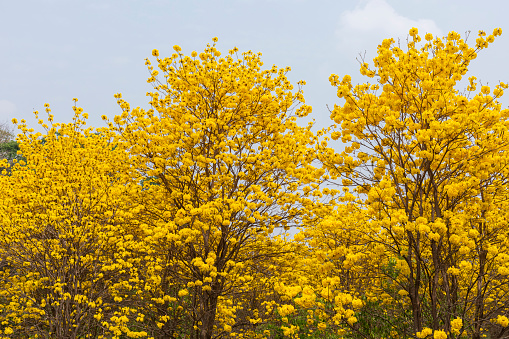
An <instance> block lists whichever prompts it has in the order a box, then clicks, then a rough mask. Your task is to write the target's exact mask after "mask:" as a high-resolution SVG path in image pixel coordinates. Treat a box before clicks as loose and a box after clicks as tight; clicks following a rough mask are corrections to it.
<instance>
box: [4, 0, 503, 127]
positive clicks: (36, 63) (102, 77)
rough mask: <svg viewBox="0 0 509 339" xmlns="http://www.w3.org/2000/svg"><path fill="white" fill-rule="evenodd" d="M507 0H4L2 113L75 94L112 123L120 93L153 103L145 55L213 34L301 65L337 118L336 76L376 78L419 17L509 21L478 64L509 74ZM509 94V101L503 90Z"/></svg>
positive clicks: (476, 70)
mask: <svg viewBox="0 0 509 339" xmlns="http://www.w3.org/2000/svg"><path fill="white" fill-rule="evenodd" d="M508 10H509V2H507V1H470V0H451V1H445V0H348V1H347V0H331V1H329V0H230V1H227V0H223V1H219V0H217V1H215V0H212V1H209V0H207V1H205V0H203V1H198V0H178V1H177V0H85V1H81V0H0V121H10V120H11V119H12V118H14V117H16V118H18V120H19V119H21V118H25V119H27V120H28V122H29V125H30V126H31V127H34V128H35V129H36V130H38V131H42V130H41V129H39V128H37V127H38V126H37V124H36V121H35V119H34V117H33V114H32V111H33V110H39V111H41V112H43V111H44V107H43V105H44V103H49V104H50V105H51V107H52V113H53V114H54V115H55V120H56V121H57V122H69V121H70V120H71V118H72V116H73V111H72V105H73V102H72V98H74V97H77V98H78V99H79V102H78V105H79V106H81V107H83V109H84V111H85V112H88V113H89V115H90V119H89V123H88V124H89V125H91V126H94V127H99V126H103V122H102V121H101V119H100V116H101V115H102V114H106V115H107V116H109V117H110V118H111V117H113V116H114V115H115V114H119V113H120V112H121V110H120V108H119V107H118V106H117V104H116V100H115V98H113V95H114V94H115V93H118V92H120V93H122V94H123V98H124V99H125V100H127V101H128V102H129V103H130V104H131V107H136V106H140V107H143V108H148V104H147V102H148V99H147V97H146V95H145V94H146V92H148V91H150V90H151V86H150V85H149V84H148V83H147V82H146V79H147V77H148V71H147V69H146V66H145V64H144V60H145V58H146V57H150V56H151V51H152V49H154V48H157V49H159V51H160V53H161V55H162V56H166V55H170V54H171V53H172V46H173V45H180V46H181V47H182V48H183V51H184V53H185V54H190V53H191V52H192V51H193V50H196V51H197V52H200V51H202V50H203V49H204V48H205V46H206V44H207V43H209V42H211V39H212V38H213V37H216V36H217V37H218V38H219V42H218V44H217V47H218V48H219V50H221V51H222V52H224V53H226V52H227V51H228V50H229V49H231V48H232V47H234V46H236V47H238V48H239V49H240V51H247V50H253V51H255V52H262V53H263V56H262V60H263V62H264V64H265V66H267V67H268V68H270V67H271V66H272V65H273V64H275V65H277V66H279V67H285V66H290V67H291V68H292V71H291V72H290V74H289V78H290V80H291V81H292V82H293V83H294V84H295V83H296V82H297V81H298V80H301V79H302V80H305V81H306V82H307V85H306V86H305V87H304V96H305V98H306V103H307V104H310V105H312V106H313V113H312V114H311V118H314V119H315V120H316V122H317V127H324V126H327V125H329V124H330V121H329V112H328V110H327V107H326V105H329V106H332V105H333V104H334V103H335V102H338V99H337V97H336V95H335V89H334V88H333V87H331V86H330V84H329V82H328V77H329V75H330V74H331V73H336V74H338V75H339V76H340V77H342V76H343V75H345V74H350V75H351V76H352V78H353V81H354V82H355V83H357V82H363V81H365V79H364V78H363V77H362V76H360V74H359V65H358V62H357V61H356V58H357V57H358V55H359V53H364V51H366V57H367V59H368V60H369V61H371V60H372V59H373V57H374V56H375V52H376V47H377V45H378V44H379V43H380V42H381V41H382V40H383V39H384V38H389V37H394V38H398V37H400V38H402V39H405V38H406V36H407V33H408V30H409V29H410V28H411V27H417V28H418V29H419V33H421V34H422V35H424V33H426V32H431V33H433V34H435V35H440V36H442V35H443V34H446V33H447V32H448V31H451V30H454V31H457V32H459V33H461V34H462V35H464V33H465V32H466V31H472V34H471V38H470V40H469V41H470V42H473V41H475V36H476V34H477V31H478V30H479V29H483V30H486V31H487V32H488V33H491V31H492V30H493V28H496V27H501V28H502V29H503V30H504V33H503V34H502V36H501V37H499V38H498V39H497V40H496V41H495V43H493V44H492V45H491V46H490V47H489V48H488V49H487V50H484V51H482V52H481V53H480V55H479V57H478V58H477V59H476V60H474V62H473V63H472V64H471V67H470V72H469V74H470V75H476V76H477V77H478V78H479V79H480V80H481V81H482V82H483V83H489V84H490V85H495V84H496V83H498V81H505V82H509V63H508V62H507V60H508V55H509V29H507V30H506V28H507V27H506V26H507V25H506V22H507V12H508ZM502 102H503V103H504V106H506V105H507V103H509V100H507V98H506V99H505V100H502Z"/></svg>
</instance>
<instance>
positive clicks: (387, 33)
mask: <svg viewBox="0 0 509 339" xmlns="http://www.w3.org/2000/svg"><path fill="white" fill-rule="evenodd" d="M363 3H364V6H359V7H357V8H356V9H354V10H352V11H345V12H344V13H342V14H341V17H340V20H339V26H338V29H337V30H336V35H337V36H338V38H339V42H340V46H339V48H340V50H345V49H348V50H353V51H354V53H355V54H356V55H357V54H358V53H360V52H363V51H365V50H368V51H369V52H370V53H369V54H370V55H371V54H374V53H375V52H376V47H377V46H378V45H379V44H380V43H381V42H382V41H383V40H384V39H387V38H394V40H396V42H397V41H398V38H400V39H401V42H402V43H404V42H406V37H407V35H408V31H409V30H410V28H412V27H416V28H418V29H419V34H420V35H421V36H424V34H425V33H432V34H434V35H439V36H442V32H441V30H440V28H439V27H438V26H437V25H436V24H435V22H434V21H433V20H430V19H418V20H413V19H410V18H407V17H405V16H402V15H400V14H398V13H397V12H396V10H394V8H392V7H391V6H390V5H389V4H388V3H387V2H385V0H369V1H367V2H363Z"/></svg>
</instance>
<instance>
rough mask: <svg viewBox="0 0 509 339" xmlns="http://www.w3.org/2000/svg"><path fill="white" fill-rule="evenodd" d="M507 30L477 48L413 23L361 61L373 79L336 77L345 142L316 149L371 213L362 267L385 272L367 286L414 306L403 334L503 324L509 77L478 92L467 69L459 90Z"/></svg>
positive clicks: (336, 112) (499, 329)
mask: <svg viewBox="0 0 509 339" xmlns="http://www.w3.org/2000/svg"><path fill="white" fill-rule="evenodd" d="M500 34H501V30H500V29H495V30H494V31H493V34H492V35H489V36H486V33H485V32H483V31H481V32H479V35H478V37H477V39H476V42H475V46H474V47H470V46H469V45H468V44H467V43H466V42H465V41H464V40H463V39H462V38H461V37H460V35H459V34H457V33H455V32H450V33H449V34H448V35H447V36H446V37H444V38H438V37H434V36H433V35H431V34H426V35H425V41H424V42H423V43H422V44H421V47H418V44H419V43H420V41H421V37H420V36H419V35H418V32H417V29H415V28H413V29H411V30H410V37H409V40H408V43H407V45H406V47H405V48H404V49H403V48H401V47H400V46H398V45H395V43H394V40H393V39H387V40H384V41H383V43H382V44H381V45H379V46H378V55H377V57H375V58H374V60H373V61H374V68H373V69H371V68H370V67H369V65H368V64H367V63H362V65H361V69H360V71H361V74H363V75H365V76H368V77H370V78H375V79H377V82H376V83H369V82H368V83H365V84H360V85H356V86H353V85H352V84H351V78H350V76H345V77H344V78H343V79H342V80H340V79H339V77H338V76H337V75H331V77H330V82H331V84H332V85H333V86H336V87H337V94H338V97H339V98H342V99H343V100H344V101H343V103H342V104H341V105H335V107H334V109H333V111H332V112H331V115H330V117H331V119H332V120H334V122H335V124H336V125H334V126H333V127H334V128H335V129H334V131H333V132H332V133H331V134H330V138H331V139H333V140H337V139H340V140H341V141H342V142H343V143H346V147H345V149H344V151H343V152H341V153H340V154H335V153H334V152H333V150H332V149H327V148H325V147H324V148H322V152H320V154H321V155H322V156H321V159H322V161H323V163H324V166H325V168H327V169H328V171H329V173H330V175H331V177H332V178H333V179H341V180H342V182H341V184H342V185H343V186H344V187H348V188H350V189H352V191H351V192H352V193H354V194H357V196H358V198H359V199H360V200H362V203H361V204H360V208H362V209H364V210H365V214H366V217H367V218H368V221H367V222H366V224H365V226H364V230H365V231H364V232H363V233H362V234H360V233H359V232H357V235H358V236H359V237H361V238H362V239H363V243H364V244H365V247H364V250H363V251H364V252H363V254H362V256H363V257H364V260H366V261H368V262H369V263H371V265H364V266H363V268H362V269H363V270H366V271H365V272H366V273H365V274H366V275H368V276H376V277H378V283H376V284H373V285H367V286H365V290H366V295H370V298H372V300H378V301H379V302H381V303H382V304H384V305H393V306H390V309H393V310H397V309H398V308H399V309H400V310H404V309H410V310H411V314H410V315H409V316H408V317H407V318H406V320H405V317H400V318H399V320H398V326H399V328H400V329H401V324H404V327H405V328H406V329H404V330H403V329H401V330H400V332H399V335H400V336H401V337H402V338H403V337H405V338H406V337H407V336H408V335H412V334H413V335H417V336H418V337H421V338H424V337H427V336H428V335H434V337H435V338H438V337H440V338H442V337H444V338H445V336H446V335H449V336H450V337H456V336H460V335H462V334H463V335H464V334H468V335H469V336H471V337H472V338H480V336H481V335H482V334H483V333H485V332H486V331H488V330H489V331H490V333H491V334H492V335H493V337H500V336H502V335H504V333H505V332H504V331H505V330H504V327H503V326H504V324H503V322H504V319H505V318H501V317H504V316H505V315H507V312H508V311H509V299H508V298H507V286H509V280H508V276H509V274H508V273H509V270H508V269H507V268H508V265H509V256H508V254H509V252H508V250H509V249H508V247H507V245H508V238H507V221H506V220H507V217H508V216H507V211H508V209H507V184H508V176H507V173H508V172H507V171H508V167H507V165H508V157H507V150H508V145H509V140H508V135H509V134H508V130H507V129H508V127H509V119H508V117H509V110H507V109H501V105H500V103H499V102H498V101H497V100H498V99H499V98H500V97H501V96H502V94H503V90H504V89H505V88H507V85H506V84H504V83H500V84H497V85H496V86H494V88H493V89H492V88H490V87H489V86H486V85H485V86H481V88H480V91H479V92H477V82H476V78H475V77H472V76H471V77H470V78H469V82H470V84H469V86H468V88H467V89H466V91H465V92H459V91H458V90H457V89H456V85H457V84H458V81H460V80H461V79H462V78H463V77H464V76H465V74H466V73H467V70H468V66H469V63H470V61H471V60H473V59H475V58H476V55H477V52H479V51H480V50H482V49H484V48H486V47H487V46H488V44H489V43H491V42H493V41H494V39H495V37H496V36H498V35H500ZM326 141H330V140H326ZM342 265H346V262H343V263H342ZM391 266H392V267H393V268H394V269H391V270H387V267H391ZM342 283H343V284H344V283H345V282H344V281H342ZM396 305H398V306H396ZM392 313H393V312H392V311H391V312H388V313H387V315H386V316H385V321H386V322H387V324H389V325H390V326H392V325H391V321H393V319H391V317H393V315H392ZM499 316H501V317H499ZM373 317H380V314H373ZM497 317H498V318H497ZM497 319H498V320H497ZM405 321H406V323H405ZM497 322H498V324H497ZM350 325H352V324H350ZM350 329H351V330H352V331H354V330H358V329H359V328H358V327H355V326H350ZM401 331H402V332H401ZM441 331H442V332H441ZM495 333H496V335H497V336H495Z"/></svg>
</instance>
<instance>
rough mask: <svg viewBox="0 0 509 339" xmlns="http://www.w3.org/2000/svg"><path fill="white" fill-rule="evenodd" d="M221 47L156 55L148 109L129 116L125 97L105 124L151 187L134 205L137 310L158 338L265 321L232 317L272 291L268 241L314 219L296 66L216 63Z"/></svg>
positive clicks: (245, 60) (273, 247)
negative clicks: (293, 75) (292, 71)
mask: <svg viewBox="0 0 509 339" xmlns="http://www.w3.org/2000/svg"><path fill="white" fill-rule="evenodd" d="M215 41H216V39H214V44H213V45H212V46H211V45H208V46H207V48H206V49H205V50H204V52H202V53H200V54H199V55H198V54H197V53H196V52H193V53H192V54H191V56H185V55H184V54H183V53H182V52H181V49H180V47H178V46H175V47H174V50H175V53H174V54H173V55H171V56H170V57H165V58H163V57H159V52H158V51H157V50H154V51H153V56H155V57H156V60H157V68H158V69H155V68H154V67H153V66H152V65H151V62H150V61H149V60H148V59H147V62H146V64H147V65H148V68H149V71H150V73H151V76H150V78H149V79H148V82H149V83H152V84H153V85H154V88H155V90H154V91H153V92H150V93H148V95H149V96H150V98H151V101H150V105H151V107H152V108H151V109H149V110H143V109H140V108H135V109H131V107H130V105H129V104H128V103H127V102H125V101H124V100H123V99H122V98H121V95H120V94H118V95H117V96H116V97H117V99H118V103H119V105H120V107H121V108H122V110H123V112H122V114H121V115H118V116H116V117H115V118H114V121H113V122H110V129H112V130H116V131H117V132H118V135H119V142H120V143H122V144H123V145H124V146H123V147H125V149H126V150H127V151H128V153H129V156H130V164H131V166H132V167H133V168H134V169H135V170H136V171H138V173H139V174H140V175H141V176H142V177H144V178H145V183H144V186H143V190H142V191H141V192H140V193H139V194H137V195H136V196H133V197H132V199H133V200H134V201H136V202H137V203H139V204H140V205H142V206H144V209H143V211H142V212H141V213H140V214H139V215H138V219H139V221H140V229H141V230H143V232H145V236H144V237H143V238H142V239H139V253H140V254H139V255H140V257H143V258H144V260H143V265H144V270H145V273H146V274H145V275H144V277H142V278H140V281H142V282H140V286H139V289H140V290H142V291H144V292H143V293H141V294H140V295H141V296H140V298H142V300H143V302H142V303H141V304H143V305H144V306H143V307H140V308H139V310H138V313H140V314H142V317H143V319H144V322H145V323H146V324H147V326H149V327H150V328H151V331H149V333H150V335H153V336H154V337H156V338H163V337H164V338H166V337H168V336H172V335H181V336H185V337H190V338H203V339H205V338H211V337H213V336H226V335H230V334H229V333H230V332H231V333H232V334H231V335H234V333H236V331H237V330H239V331H240V330H243V329H244V328H245V327H246V326H247V327H249V326H251V325H255V324H256V323H257V322H260V321H261V318H260V317H258V316H257V314H258V311H256V312H254V313H253V314H250V315H249V318H247V316H248V315H247V314H244V315H243V316H240V315H239V317H238V318H237V315H236V312H237V311H239V312H240V310H244V311H243V312H245V311H246V310H249V309H250V308H249V304H247V303H248V302H250V303H252V304H256V303H257V301H256V299H258V300H260V298H262V296H263V295H264V294H265V292H263V289H259V287H260V286H264V284H265V283H264V281H268V280H263V279H264V277H265V279H268V277H270V276H267V274H268V273H267V272H268V270H269V269H268V268H267V267H265V265H264V263H265V262H267V263H269V262H270V258H272V257H275V256H278V255H280V252H281V251H285V249H284V244H282V245H278V244H277V241H276V240H275V239H271V238H270V235H271V234H272V233H273V231H274V230H275V229H276V228H285V229H287V228H288V227H291V226H292V225H296V224H301V223H306V221H307V220H309V219H310V214H311V207H312V206H313V199H312V198H313V195H312V192H314V190H315V188H316V187H317V184H318V183H319V178H320V174H322V172H323V170H318V169H316V168H315V167H313V166H312V165H311V163H312V161H313V160H314V159H315V152H314V149H313V148H312V147H311V145H312V144H313V143H314V142H315V136H314V135H313V133H312V132H311V131H310V128H311V125H308V126H307V127H304V128H303V127H299V126H298V125H297V123H296V119H297V118H298V117H303V116H306V115H307V114H308V113H309V112H311V107H310V106H307V105H304V104H302V103H303V102H304V98H303V95H302V89H301V88H300V86H301V85H303V84H304V82H299V89H298V90H297V91H296V92H292V89H293V86H292V85H291V84H290V82H289V81H288V80H287V78H286V76H285V74H286V72H287V71H289V68H286V69H278V68H277V67H276V66H274V67H272V68H270V69H268V70H263V71H262V70H261V66H262V62H261V60H260V54H255V53H252V52H251V51H249V52H245V53H242V55H241V56H239V55H238V53H237V49H233V50H230V51H229V53H228V54H227V55H226V56H221V53H220V52H219V51H218V50H217V49H216V47H215ZM159 72H161V73H162V75H164V78H163V80H160V78H159V76H158V75H159ZM299 190H302V192H305V194H301V191H299ZM130 199H131V198H130ZM264 267H265V268H264ZM269 280H270V279H269ZM271 284H272V283H271ZM250 286H258V291H261V292H262V293H258V294H256V293H254V292H253V290H251V291H250V289H251V287H250ZM253 288H254V287H253ZM247 294H249V295H250V296H251V297H252V298H254V300H253V299H252V298H246V295H247ZM256 295H258V297H255V296H256ZM249 299H252V300H249ZM262 300H263V298H262ZM241 320H242V321H241ZM243 321H247V325H246V324H245V323H244V322H243Z"/></svg>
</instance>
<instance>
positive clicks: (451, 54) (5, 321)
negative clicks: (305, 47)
mask: <svg viewBox="0 0 509 339" xmlns="http://www.w3.org/2000/svg"><path fill="white" fill-rule="evenodd" d="M501 33H502V31H501V29H495V30H494V31H493V33H492V34H491V35H487V34H486V33H485V32H484V31H480V32H479V34H478V37H477V39H476V40H475V45H474V46H470V45H468V44H467V42H466V41H464V40H463V39H462V38H461V36H460V35H459V34H457V33H456V32H450V33H449V34H448V35H447V36H446V37H443V38H439V37H435V36H433V35H432V34H429V33H427V34H425V35H424V40H425V41H424V42H422V43H421V37H420V35H419V31H418V29H417V28H412V29H410V31H409V38H408V43H407V45H406V47H405V48H403V47H402V46H401V45H396V44H395V41H394V40H393V39H387V40H384V41H383V42H382V44H380V45H379V46H378V53H377V57H376V58H374V60H373V66H370V65H369V64H368V63H367V62H364V61H363V62H362V63H361V67H360V72H361V74H362V75H365V76H367V77H368V78H370V79H375V80H376V81H375V82H373V83H370V82H367V83H364V84H358V85H353V84H352V80H351V77H350V76H348V75H346V76H344V77H342V78H341V80H340V77H339V76H338V75H335V74H333V75H331V76H330V78H329V80H330V82H331V84H332V85H333V86H335V87H336V88H337V96H338V98H340V99H341V104H337V105H335V106H334V109H333V110H332V111H331V114H330V118H331V120H332V121H333V125H332V126H330V127H329V128H327V129H323V130H321V131H318V132H316V133H314V132H313V131H312V124H308V125H307V126H305V127H301V126H299V124H298V120H299V118H302V117H305V116H308V115H309V114H310V113H311V107H310V106H308V105H306V104H305V99H304V95H303V89H302V88H303V86H304V85H305V82H304V81H299V82H298V83H297V85H298V86H297V88H296V89H294V87H293V85H292V84H291V83H290V81H289V80H288V79H287V77H286V74H287V72H288V71H289V70H290V69H289V68H288V67H287V68H283V69H281V68H277V67H276V66H273V67H272V68H269V69H266V70H263V69H262V66H263V63H262V61H261V54H260V53H258V54H256V53H253V52H251V51H249V52H245V53H242V54H241V55H240V56H239V53H238V49H237V48H234V49H232V50H230V51H229V52H228V53H227V54H226V55H223V54H222V53H221V52H220V51H219V50H218V49H217V48H216V42H217V38H214V39H213V44H212V45H207V47H206V48H205V50H204V51H203V52H201V53H197V52H192V53H191V55H190V56H186V55H184V54H183V52H182V49H181V48H180V47H179V46H174V47H173V49H174V53H173V54H172V55H171V56H169V57H163V56H161V55H160V53H159V51H158V50H157V49H154V50H153V51H152V56H153V57H154V58H155V62H154V61H151V60H149V59H147V60H146V65H147V67H148V71H149V74H150V76H149V78H148V83H150V84H152V85H153V91H151V92H149V93H148V96H149V97H150V102H149V104H150V109H147V110H145V109H142V108H140V107H136V108H132V107H131V105H130V104H129V103H128V102H127V101H125V100H124V99H123V98H122V95H121V94H116V95H115V98H116V99H117V102H118V104H119V106H120V108H121V113H120V114H119V115H117V116H115V117H113V119H111V121H110V119H109V118H108V117H107V116H105V115H103V116H101V119H102V120H104V121H105V122H106V123H107V127H104V128H97V129H94V128H86V127H85V126H86V121H87V119H88V114H87V113H84V112H83V110H82V109H81V108H80V107H77V101H78V100H77V99H73V100H74V107H73V109H74V118H73V121H72V122H71V123H68V124H63V123H57V122H54V117H53V115H51V109H50V106H49V104H45V105H44V107H45V111H46V113H47V115H48V117H47V119H45V120H44V119H39V113H38V112H35V116H36V118H37V119H38V120H39V124H40V125H41V127H42V128H43V129H44V130H45V133H44V134H42V133H34V131H33V129H31V128H29V127H28V126H27V124H26V121H24V120H22V121H20V122H19V123H18V121H17V120H16V119H13V123H14V124H17V126H18V129H19V130H20V132H21V133H20V134H18V137H17V142H18V145H19V153H18V156H17V157H15V158H13V159H8V160H7V159H6V160H3V163H2V165H1V166H0V167H2V168H3V171H2V175H1V176H0V192H1V194H0V197H1V198H0V218H2V220H3V227H2V228H0V337H1V338H62V339H63V338H66V339H67V338H154V339H155V338H196V339H198V338H200V339H209V338H267V339H268V338H282V337H288V338H373V339H374V338H377V339H378V338H401V339H403V338H405V339H406V338H440V339H442V338H444V339H445V338H481V337H489V338H504V337H506V336H507V333H508V332H507V331H508V329H509V320H508V317H509V294H508V293H509V237H508V235H509V229H508V227H507V219H508V218H509V215H508V211H509V206H508V205H507V201H508V199H507V197H508V195H509V194H508V193H509V191H508V189H507V187H508V184H509V182H508V181H509V180H508V179H509V167H508V164H509V157H508V150H509V139H508V138H509V131H508V129H509V110H507V109H502V107H501V104H500V102H499V99H500V97H501V96H502V95H503V91H504V90H505V89H506V88H507V87H508V86H507V85H506V84H505V83H499V84H497V85H496V86H494V87H493V88H491V87H489V86H486V85H484V86H478V82H477V78H476V77H474V76H469V77H468V80H469V83H468V87H467V89H466V91H459V90H458V89H457V84H458V82H459V81H460V80H461V79H463V77H465V76H466V74H467V72H468V66H469V64H470V62H471V61H472V60H474V59H475V58H476V56H477V53H478V52H479V51H480V50H482V49H484V48H486V47H488V46H489V44H491V43H493V42H494V40H495V38H496V37H498V36H499V35H501ZM153 63H154V65H153ZM370 81H373V80H370ZM478 87H479V88H478ZM337 140H340V141H341V142H342V144H343V146H344V150H343V151H341V152H338V151H337V149H340V148H342V147H341V146H342V145H341V144H339V143H338V142H337ZM291 228H293V229H294V232H293V236H291V235H290V234H289V233H288V232H287V231H288V230H289V229H291Z"/></svg>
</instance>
